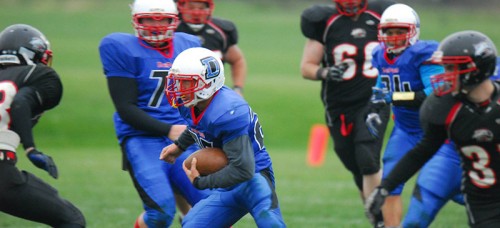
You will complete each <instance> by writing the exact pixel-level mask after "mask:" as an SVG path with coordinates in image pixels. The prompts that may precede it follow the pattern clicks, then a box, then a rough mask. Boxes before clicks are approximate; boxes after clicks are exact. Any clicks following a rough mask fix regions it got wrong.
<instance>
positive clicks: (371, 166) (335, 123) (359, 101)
mask: <svg viewBox="0 0 500 228" xmlns="http://www.w3.org/2000/svg"><path fill="white" fill-rule="evenodd" d="M334 3H335V7H333V6H326V5H314V6H312V7H310V8H308V9H306V10H305V11H304V12H303V13H302V16H301V29H302V33H303V35H304V36H305V37H306V38H307V40H306V43H305V47H304V52H303V55H302V61H301V65H300V69H301V73H302V77H303V78H305V79H309V80H319V81H321V100H322V102H323V105H324V107H325V119H326V123H327V125H328V128H329V129H330V134H331V136H332V139H333V142H334V147H335V148H334V149H335V152H336V153H337V155H338V157H339V158H340V160H341V161H342V163H343V164H344V166H345V167H346V168H347V169H348V170H349V171H350V172H351V173H352V174H353V177H354V181H355V183H356V186H357V187H358V189H359V191H360V193H361V197H362V199H363V201H364V200H365V199H366V197H368V195H369V194H370V192H371V191H372V190H373V189H374V188H375V187H376V186H377V185H379V183H380V178H381V170H380V151H381V147H382V144H383V137H379V138H374V137H372V135H371V134H370V133H369V131H368V129H367V128H366V125H365V122H364V120H365V117H366V115H367V113H368V101H369V100H370V96H371V93H372V87H373V86H374V85H375V82H376V79H377V75H378V71H377V69H375V68H373V67H372V64H371V59H372V50H373V49H374V48H375V47H376V46H377V45H378V43H379V42H378V39H377V34H378V30H377V26H378V24H379V21H380V17H381V14H382V12H383V11H384V10H385V9H386V8H387V7H389V6H390V5H392V4H394V2H392V1H386V0H380V1H374V2H367V1H366V0H334ZM380 114H381V120H382V124H381V125H379V126H378V127H379V129H378V130H379V132H385V128H386V126H387V122H388V119H389V114H390V110H389V107H388V106H387V107H385V108H383V110H381V112H380ZM381 135H383V133H382V134H381ZM378 218H379V219H377V220H380V218H381V216H378ZM372 222H373V221H372ZM377 222H378V221H377Z"/></svg>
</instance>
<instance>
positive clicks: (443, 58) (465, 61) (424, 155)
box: [366, 31, 500, 227]
mask: <svg viewBox="0 0 500 228" xmlns="http://www.w3.org/2000/svg"><path fill="white" fill-rule="evenodd" d="M496 55H497V50H496V47H495V45H494V44H493V42H492V41H491V40H490V38H488V37H487V36H486V35H484V34H482V33H480V32H477V31H461V32H457V33H453V34H451V35H449V36H447V37H446V38H445V39H444V40H443V41H441V43H440V45H439V47H438V50H437V51H436V52H435V53H434V55H433V57H432V60H433V61H434V62H436V63H440V64H443V66H444V67H445V69H446V72H445V73H443V74H439V75H435V76H433V77H432V78H431V82H432V84H433V89H434V94H432V95H431V96H429V97H428V98H427V99H426V100H425V101H424V103H423V105H422V107H421V109H420V114H421V115H420V118H421V123H422V124H423V125H422V126H423V128H424V129H425V133H424V137H423V138H422V140H421V141H420V142H419V144H417V145H416V146H415V147H414V148H413V149H412V150H411V151H410V152H408V153H407V154H406V155H405V156H404V157H403V158H402V159H401V160H400V162H399V163H398V164H397V165H396V167H395V168H394V169H393V170H392V171H391V173H390V174H389V176H387V178H385V179H383V180H382V184H381V185H380V186H379V187H377V188H376V189H375V190H374V191H373V193H372V194H371V195H370V197H369V199H368V200H367V203H366V209H367V210H369V211H370V213H374V214H376V213H378V212H379V211H380V208H381V206H382V205H383V203H384V201H385V197H386V196H387V194H388V192H390V191H392V189H394V188H395V187H396V186H397V185H398V184H400V183H403V182H405V181H407V180H408V179H409V178H410V177H411V176H412V175H413V174H415V173H416V172H417V171H418V170H419V169H420V168H421V167H422V166H423V165H424V164H425V163H426V162H427V161H428V160H429V159H430V158H431V157H432V156H433V155H434V154H435V153H436V152H437V151H438V149H439V147H440V146H441V145H442V144H443V143H444V142H445V140H447V139H448V138H449V139H451V140H452V141H454V142H455V144H456V147H457V151H458V152H459V154H460V158H461V166H462V168H463V170H464V172H463V173H462V192H463V193H464V200H465V204H466V208H467V214H468V216H469V225H470V226H471V227H500V182H499V180H498V178H499V177H500V153H499V151H500V83H499V82H493V81H492V80H488V79H489V78H490V77H491V76H492V75H493V74H494V71H495V66H496Z"/></svg>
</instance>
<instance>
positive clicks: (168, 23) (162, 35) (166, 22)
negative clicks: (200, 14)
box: [131, 0, 179, 50]
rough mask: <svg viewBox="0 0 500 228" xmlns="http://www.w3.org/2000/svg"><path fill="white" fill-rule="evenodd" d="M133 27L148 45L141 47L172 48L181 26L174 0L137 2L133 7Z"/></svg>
mask: <svg viewBox="0 0 500 228" xmlns="http://www.w3.org/2000/svg"><path fill="white" fill-rule="evenodd" d="M131 9H132V25H133V27H134V29H135V34H136V36H137V37H138V38H139V39H140V40H142V41H145V42H146V43H148V44H149V45H144V43H143V42H140V43H141V45H143V46H145V47H147V48H151V49H158V50H164V49H167V48H170V43H171V41H172V39H173V36H174V32H175V30H176V29H177V26H178V24H179V19H178V17H177V15H178V12H177V8H176V6H175V4H174V2H173V1H172V0H136V1H135V2H134V3H133V4H132V5H131Z"/></svg>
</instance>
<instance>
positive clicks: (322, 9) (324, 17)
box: [300, 5, 337, 43]
mask: <svg viewBox="0 0 500 228" xmlns="http://www.w3.org/2000/svg"><path fill="white" fill-rule="evenodd" d="M336 12H337V11H336V10H335V8H333V7H332V6H326V5H314V6H312V7H309V8H307V9H306V10H304V12H302V16H301V18H300V29H301V31H302V34H303V35H304V36H305V37H307V38H309V39H313V40H317V41H319V42H321V43H323V41H322V36H323V33H324V31H325V28H326V23H327V21H328V18H330V17H331V16H332V15H333V14H334V13H336Z"/></svg>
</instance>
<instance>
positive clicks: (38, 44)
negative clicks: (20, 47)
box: [30, 37, 46, 52]
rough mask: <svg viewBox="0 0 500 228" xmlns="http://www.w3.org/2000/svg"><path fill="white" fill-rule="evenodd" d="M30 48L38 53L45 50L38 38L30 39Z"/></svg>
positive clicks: (42, 42)
mask: <svg viewBox="0 0 500 228" xmlns="http://www.w3.org/2000/svg"><path fill="white" fill-rule="evenodd" d="M30 44H31V47H32V48H33V50H35V51H38V52H44V51H45V49H46V45H45V42H44V41H43V40H42V39H40V38H39V37H33V38H31V41H30Z"/></svg>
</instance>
